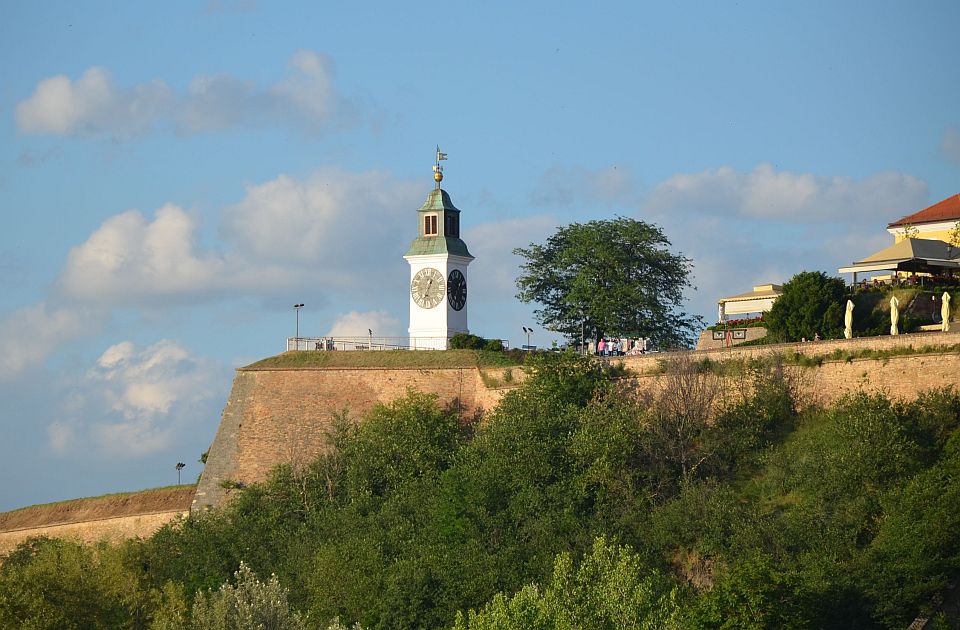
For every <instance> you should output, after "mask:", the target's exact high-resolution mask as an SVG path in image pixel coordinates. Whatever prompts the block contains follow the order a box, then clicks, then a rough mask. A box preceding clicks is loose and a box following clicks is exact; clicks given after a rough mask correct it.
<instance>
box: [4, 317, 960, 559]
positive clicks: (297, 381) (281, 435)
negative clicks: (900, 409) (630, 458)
mask: <svg viewBox="0 0 960 630" xmlns="http://www.w3.org/2000/svg"><path fill="white" fill-rule="evenodd" d="M958 345H960V332H957V333H919V334H910V335H899V336H897V337H888V336H885V337H873V338H861V339H850V340H837V341H820V342H808V343H803V344H800V343H797V344H780V345H775V346H757V347H747V348H739V347H733V348H724V349H718V350H707V351H698V352H695V353H678V354H682V355H686V356H690V357H693V358H694V359H695V360H698V361H699V360H703V359H710V360H713V361H724V360H729V359H749V358H757V357H762V356H768V355H771V354H776V353H780V354H784V355H787V356H792V355H793V354H794V353H798V354H802V355H807V356H811V357H816V356H824V355H829V354H830V353H831V352H833V351H835V350H841V351H845V352H846V353H856V352H859V351H863V350H876V351H883V350H896V349H907V348H908V347H910V346H912V347H913V348H914V349H921V348H924V347H940V346H944V347H949V346H953V348H952V349H950V350H949V351H945V352H924V353H916V354H904V355H896V356H890V357H887V358H882V359H872V358H863V359H852V360H847V359H846V358H841V359H839V360H825V361H824V362H823V363H822V364H821V365H820V366H819V367H812V368H805V367H800V366H792V367H790V369H791V370H794V371H796V372H797V373H798V374H800V375H802V377H801V378H798V379H797V383H799V387H800V391H799V395H800V396H801V397H802V398H803V399H806V400H810V401H815V402H818V403H826V402H830V401H832V400H836V399H837V398H839V397H841V396H843V395H845V394H848V393H851V392H855V391H861V390H862V391H868V392H883V393H886V394H887V395H890V396H893V397H905V398H907V397H912V396H914V395H916V393H917V392H918V391H921V390H924V389H931V388H934V387H943V386H954V387H960V351H957V350H956V346H958ZM674 356H676V355H674V354H670V353H664V354H649V355H641V356H636V357H620V358H617V359H610V360H611V361H617V362H619V361H622V362H623V363H624V365H625V366H626V367H628V368H629V369H630V370H631V375H630V376H629V377H628V378H627V381H628V382H629V383H630V385H631V386H632V387H634V388H636V389H637V390H640V391H642V390H648V391H649V390H651V389H652V388H656V387H660V386H662V385H663V384H664V382H663V378H664V377H663V375H662V369H661V368H662V362H664V361H669V360H670V359H671V358H673V357H674ZM503 372H504V368H491V369H485V370H483V371H482V372H481V370H478V369H476V368H466V367H464V368H444V369H419V368H417V369H373V368H356V369H344V368H308V369H299V368H289V369H277V368H267V369H252V368H242V369H239V370H237V373H236V377H235V379H234V382H233V389H232V391H231V393H230V397H229V399H228V400H227V404H226V407H225V408H224V410H223V416H222V418H221V422H220V427H219V429H218V431H217V434H216V437H215V439H214V442H213V444H212V446H211V448H210V452H209V455H208V458H207V464H206V467H205V469H204V471H203V475H202V476H201V479H200V483H199V484H198V486H197V488H196V493H195V495H194V496H193V498H192V507H191V508H190V509H192V510H194V511H197V510H203V509H206V508H207V507H211V506H218V505H222V504H223V503H224V502H225V501H227V500H228V499H229V497H230V494H231V493H232V492H236V490H230V489H227V488H224V487H223V486H222V483H223V482H239V483H241V484H250V483H254V482H257V481H262V480H263V479H265V477H266V476H267V474H268V473H269V471H270V469H271V468H272V467H273V466H275V465H277V464H280V463H306V462H308V461H309V460H310V459H312V458H313V457H315V456H316V455H318V454H320V453H321V452H322V451H323V448H324V446H325V430H326V429H327V428H328V427H329V426H330V423H331V420H332V418H333V417H334V416H333V414H335V413H338V412H340V411H343V410H346V413H347V414H348V416H349V417H351V418H354V419H356V418H359V417H361V416H362V415H363V414H364V413H365V412H367V411H369V410H370V409H371V408H373V406H374V405H376V404H377V403H389V402H391V401H393V400H396V399H397V398H399V397H401V396H403V395H405V394H406V393H407V390H408V389H415V390H419V391H422V392H426V393H433V394H436V395H437V397H438V399H439V400H440V402H441V403H442V404H454V405H459V406H460V408H461V410H462V412H463V413H464V415H467V416H469V415H473V414H474V413H475V412H478V411H481V410H484V409H491V408H493V407H495V406H496V405H497V403H498V402H499V400H500V399H501V397H502V396H503V395H504V394H505V393H506V392H507V391H509V390H510V389H511V388H512V387H515V386H516V384H517V383H519V382H522V380H523V379H522V374H521V372H522V370H520V369H519V368H513V369H512V376H513V383H512V384H510V385H503V381H504V380H505V379H503V378H502V376H503ZM496 380H499V381H500V384H499V385H497V384H496V383H495V381H496ZM486 383H489V384H490V385H493V386H488V384H486ZM738 387H739V385H738V384H736V383H730V386H729V389H730V390H731V391H734V390H735V389H737V388H738ZM180 503H182V504H183V505H180V504H179V503H178V504H177V505H175V506H173V508H172V509H169V510H156V509H152V510H142V511H141V513H137V514H123V515H120V516H117V517H110V518H86V519H84V518H76V519H75V521H76V522H73V523H67V522H60V523H44V524H39V525H36V526H31V527H20V528H9V527H4V524H3V522H2V519H0V553H3V552H4V550H5V549H9V548H12V547H13V546H14V545H16V544H17V543H18V542H19V541H20V540H23V539H25V538H27V537H28V536H30V535H50V536H61V535H64V536H74V537H78V538H80V539H81V540H85V541H94V540H98V539H100V538H103V537H107V538H112V539H116V538H117V537H126V536H148V535H150V534H152V533H153V531H155V530H156V529H157V528H158V527H159V526H160V525H162V524H163V523H165V522H169V521H170V520H171V519H173V518H176V517H177V516H178V515H180V514H184V513H185V512H186V510H187V506H188V505H189V499H188V500H186V501H180ZM14 529H15V531H14Z"/></svg>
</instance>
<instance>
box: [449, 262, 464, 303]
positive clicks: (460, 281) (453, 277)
mask: <svg viewBox="0 0 960 630" xmlns="http://www.w3.org/2000/svg"><path fill="white" fill-rule="evenodd" d="M447 299H448V300H450V306H452V307H453V310H455V311H459V310H460V309H462V308H463V305H464V304H466V303H467V279H466V278H464V277H463V274H462V273H460V270H459V269H454V270H453V271H451V272H450V277H448V278H447Z"/></svg>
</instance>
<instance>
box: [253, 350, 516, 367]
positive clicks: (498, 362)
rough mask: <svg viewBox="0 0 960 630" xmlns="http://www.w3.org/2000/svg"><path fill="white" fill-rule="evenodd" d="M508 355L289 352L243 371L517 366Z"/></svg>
mask: <svg viewBox="0 0 960 630" xmlns="http://www.w3.org/2000/svg"><path fill="white" fill-rule="evenodd" d="M520 363H522V361H521V360H517V359H516V358H514V357H513V356H512V353H503V352H485V351H482V350H384V351H373V352H370V351H352V352H344V351H320V352H318V351H315V350H291V351H289V352H284V353H282V354H278V355H276V356H273V357H268V358H266V359H262V360H260V361H257V362H256V363H252V364H250V365H248V366H246V367H244V368H241V369H243V370H264V369H267V370H269V369H297V368H387V369H390V368H476V367H493V366H511V365H519V364H520Z"/></svg>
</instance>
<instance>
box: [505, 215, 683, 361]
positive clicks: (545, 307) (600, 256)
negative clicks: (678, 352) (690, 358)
mask: <svg viewBox="0 0 960 630" xmlns="http://www.w3.org/2000/svg"><path fill="white" fill-rule="evenodd" d="M669 246H670V241H668V240H667V238H666V236H665V235H664V234H663V232H662V231H661V229H660V228H659V227H657V226H655V225H651V224H649V223H644V222H643V221H637V220H635V219H628V218H626V217H618V218H616V219H613V220H609V221H590V222H589V223H572V224H570V225H568V226H566V227H562V228H560V229H558V230H557V232H556V233H555V234H554V235H553V236H551V237H550V238H548V239H547V242H546V243H545V244H543V245H538V244H535V243H531V244H530V246H529V247H527V248H517V249H515V250H514V254H517V255H518V256H522V257H523V258H525V259H526V262H525V263H523V264H522V265H521V266H520V269H521V273H520V277H518V278H517V289H518V290H519V292H518V293H517V298H518V299H520V300H522V301H524V302H536V303H538V304H540V305H541V307H542V308H540V309H538V310H537V311H535V313H536V314H537V317H538V319H539V321H540V323H541V325H543V326H544V327H545V328H547V329H549V330H555V331H557V332H560V333H563V334H564V335H566V336H567V338H568V339H570V340H571V341H575V342H579V340H580V333H581V324H582V325H583V327H584V329H585V333H586V335H587V338H588V339H593V338H596V337H597V336H598V335H603V334H606V335H616V336H624V337H648V338H650V339H652V340H653V342H654V343H655V344H656V345H658V346H660V347H668V348H672V347H681V346H687V345H689V343H690V340H691V338H692V335H693V333H694V332H695V329H696V328H698V327H699V325H700V324H701V322H700V320H699V318H697V317H691V316H689V315H686V314H684V313H683V312H681V311H680V305H681V304H682V303H683V290H684V289H685V288H687V287H688V286H690V279H689V277H690V272H691V270H692V264H691V261H690V259H689V258H685V257H683V256H682V255H678V254H672V253H671V252H670V251H669V250H668V249H667V248H668V247H669Z"/></svg>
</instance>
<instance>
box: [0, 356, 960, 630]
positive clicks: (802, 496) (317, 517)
mask: <svg viewBox="0 0 960 630" xmlns="http://www.w3.org/2000/svg"><path fill="white" fill-rule="evenodd" d="M538 360H539V361H540V362H541V363H540V364H539V365H538V366H537V369H536V370H534V371H533V372H532V374H531V376H530V378H529V379H528V380H527V381H525V382H524V384H523V385H522V386H520V387H518V388H517V389H515V390H513V391H511V392H509V393H508V394H507V395H506V396H505V397H504V399H503V401H502V403H501V404H500V405H499V407H498V408H497V409H496V411H494V412H492V413H490V414H489V415H488V416H487V417H486V419H485V421H484V423H483V424H482V425H473V424H464V422H463V420H462V419H461V418H459V417H457V415H456V413H455V411H453V410H449V409H444V408H442V407H440V406H439V405H438V404H437V401H436V399H435V398H433V397H431V396H427V395H423V394H418V393H410V394H409V395H408V396H407V397H405V398H403V399H401V400H398V401H396V402H394V403H392V404H390V405H386V406H380V407H377V408H376V409H374V410H373V411H372V412H371V413H370V414H369V415H368V417H367V418H365V419H364V421H363V422H361V423H359V424H356V425H353V424H349V423H347V422H346V421H345V420H343V419H339V420H337V421H336V422H335V423H334V426H335V428H334V429H333V430H332V431H331V433H330V435H329V438H330V440H331V443H332V444H333V446H334V448H333V449H331V451H330V452H329V453H328V454H326V455H325V456H323V457H321V458H320V459H317V460H316V461H314V462H312V463H311V464H309V465H307V466H303V467H298V468H291V467H289V466H286V467H285V466H281V467H278V468H277V469H275V470H274V472H273V474H272V476H271V477H270V479H269V480H268V481H267V482H266V483H264V484H262V485H254V486H250V487H248V488H246V489H244V490H234V491H232V492H234V493H235V495H236V496H235V498H234V499H233V501H232V502H231V503H230V504H229V505H228V506H227V507H225V508H223V509H221V510H218V511H212V512H210V513H207V514H205V515H202V516H199V517H193V518H190V519H187V520H184V521H182V522H180V523H176V524H173V525H169V526H167V527H164V528H163V529H161V530H160V531H159V532H158V533H157V534H156V535H154V536H153V537H152V538H150V539H148V540H143V541H129V542H127V543H125V544H123V545H120V546H116V547H110V546H103V545H102V546H99V547H95V548H88V547H81V546H78V545H75V544H73V543H69V542H65V541H60V540H44V539H35V540H32V541H29V542H27V543H25V544H23V545H21V546H20V547H19V548H18V549H17V550H15V551H14V552H12V553H11V554H10V555H9V556H8V557H7V558H5V559H4V560H3V565H2V568H0V627H29V628H154V629H160V628H163V629H174V628H180V629H186V628H201V627H203V628H247V627H264V628H303V627H309V628H328V627H329V628H347V627H353V624H355V623H359V624H361V625H362V627H363V628H450V627H456V628H459V629H464V630H466V629H473V630H478V629H486V628H518V629H519V628H610V629H614V628H661V627H662V628H719V627H723V628H852V627H856V628H902V627H905V626H906V625H907V624H909V623H910V621H911V620H912V619H913V618H914V617H915V616H916V615H917V614H918V613H920V612H922V611H923V610H924V609H925V607H927V606H928V605H929V603H930V602H931V599H932V598H933V596H935V595H936V594H938V593H940V592H941V591H942V590H943V589H944V587H945V586H946V585H947V584H949V583H951V582H952V581H954V580H955V579H956V578H957V577H958V568H960V537H958V536H957V535H956V532H957V531H960V396H958V395H957V393H956V392H955V391H952V390H938V391H931V392H924V393H921V394H920V395H919V396H918V397H917V398H916V399H915V400H909V401H891V400H888V399H886V398H884V397H883V396H866V395H858V396H854V397H850V398H847V399H844V400H842V401H841V402H839V403H837V404H836V405H833V406H831V407H829V408H823V409H818V408H811V409H809V410H808V411H805V412H803V413H802V414H798V413H797V412H796V411H795V409H796V408H797V405H796V404H795V403H796V401H795V400H794V398H793V394H792V392H793V388H792V384H791V382H790V380H789V378H788V377H787V376H785V373H784V371H783V370H782V369H781V366H779V365H778V364H777V363H776V362H775V361H771V362H767V363H757V364H753V365H752V368H751V374H750V377H749V380H750V381H751V382H750V384H749V385H750V386H749V387H748V388H747V390H746V391H748V392H749V394H745V396H744V398H743V400H742V401H741V402H739V403H737V404H734V405H731V406H728V407H719V406H718V405H716V404H715V403H716V401H717V400H718V398H717V396H718V393H719V381H718V380H717V376H716V375H715V374H713V373H712V372H711V371H709V370H702V369H698V368H697V366H696V365H693V364H691V363H683V362H679V363H672V364H669V365H668V366H666V379H665V382H666V385H665V386H664V388H663V389H662V390H661V391H659V392H658V393H657V394H655V395H650V396H649V397H647V398H645V399H643V400H635V399H633V398H632V397H631V396H629V395H627V393H625V392H623V391H621V390H620V389H618V387H619V386H618V384H617V382H616V381H615V380H614V379H612V378H611V377H610V375H609V374H607V373H605V372H604V371H603V369H602V368H601V367H599V366H598V365H597V364H596V363H591V362H587V361H584V360H581V359H579V358H577V357H574V356H568V355H561V356H544V357H540V358H539V359H538ZM258 623H262V624H263V625H262V626H258V625H257V624H258Z"/></svg>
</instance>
